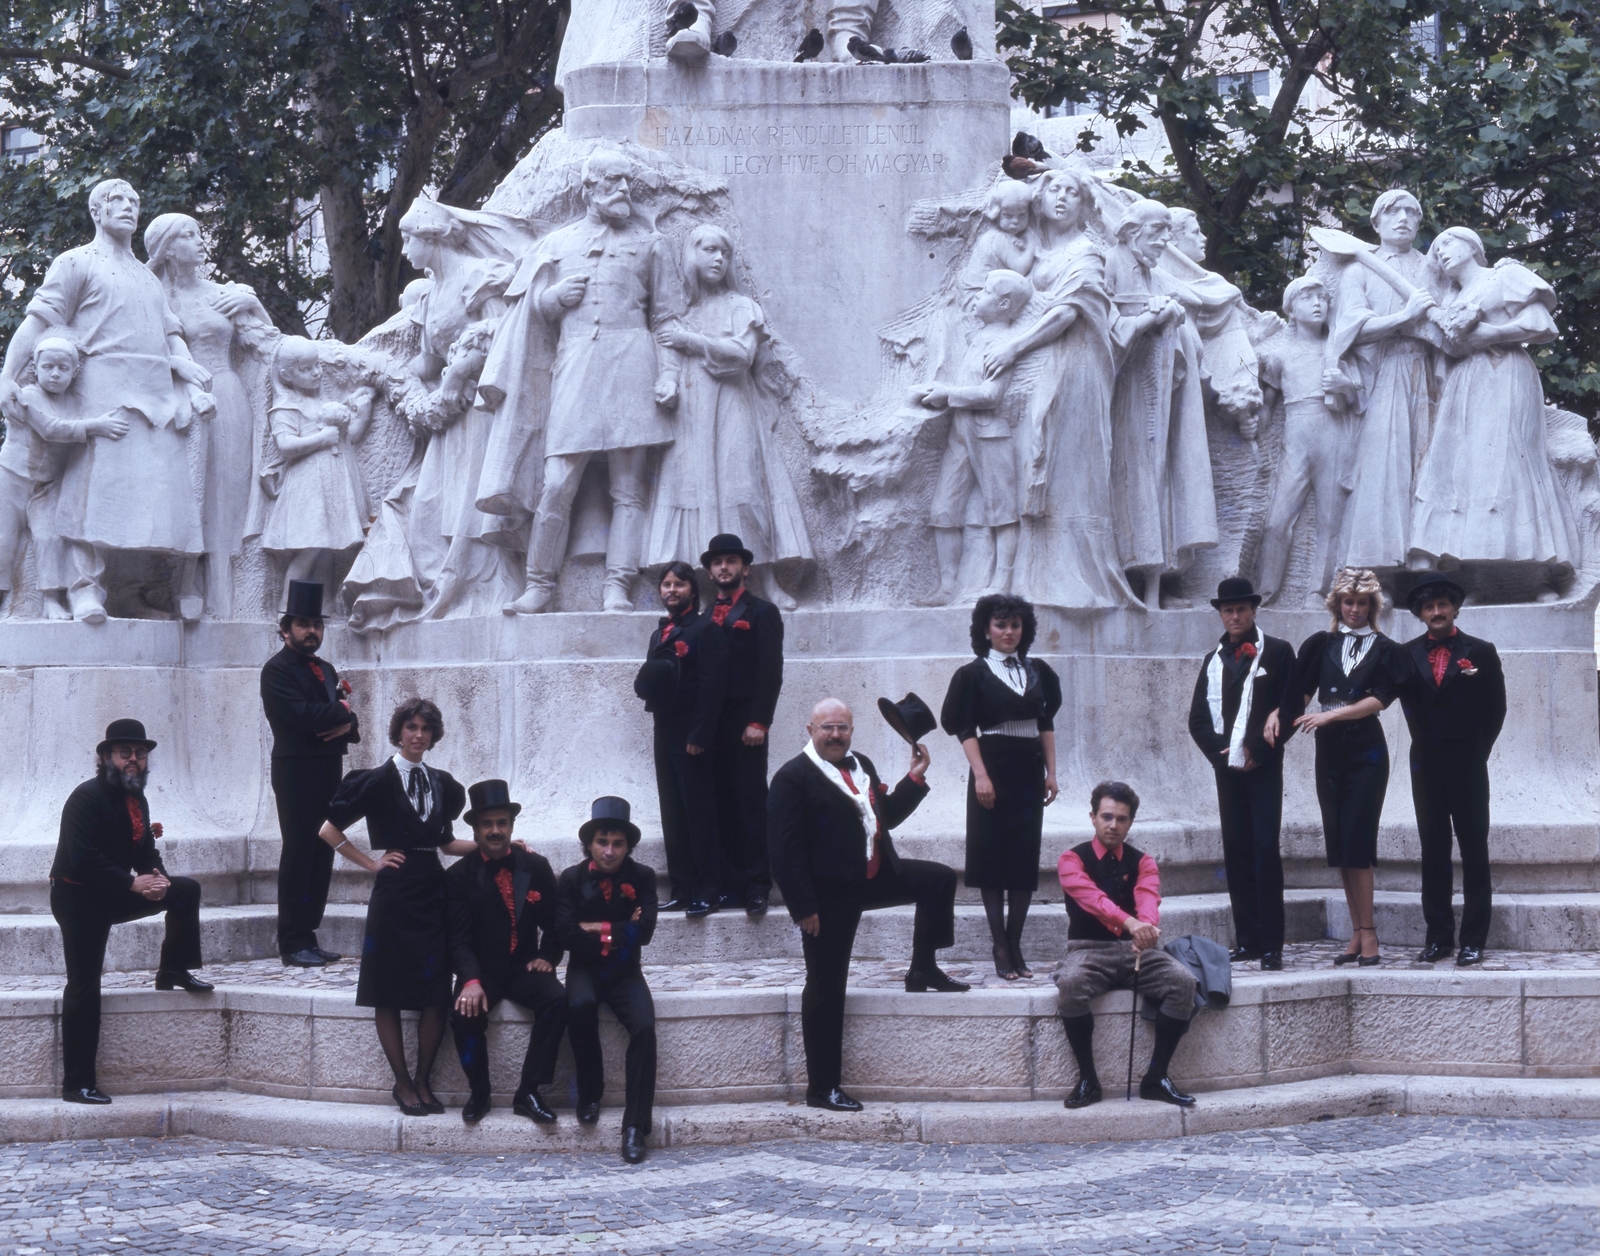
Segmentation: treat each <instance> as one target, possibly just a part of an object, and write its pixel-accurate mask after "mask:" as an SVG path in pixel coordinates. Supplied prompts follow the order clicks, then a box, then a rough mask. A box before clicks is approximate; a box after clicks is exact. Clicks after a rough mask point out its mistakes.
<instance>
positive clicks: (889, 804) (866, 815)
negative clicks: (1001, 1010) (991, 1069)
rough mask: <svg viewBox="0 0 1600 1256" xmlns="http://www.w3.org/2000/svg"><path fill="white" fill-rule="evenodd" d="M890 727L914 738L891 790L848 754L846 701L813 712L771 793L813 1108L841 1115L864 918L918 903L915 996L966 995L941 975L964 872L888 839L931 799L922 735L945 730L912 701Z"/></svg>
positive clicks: (771, 823) (862, 758) (851, 1103)
mask: <svg viewBox="0 0 1600 1256" xmlns="http://www.w3.org/2000/svg"><path fill="white" fill-rule="evenodd" d="M891 712H892V713H893V718H892V719H891V720H890V723H891V725H892V726H893V727H894V728H895V731H896V732H898V733H899V734H900V735H901V736H902V737H904V738H905V739H906V740H907V741H909V742H911V744H912V748H911V767H910V769H909V770H908V771H907V772H906V775H905V776H904V777H902V778H901V780H900V783H899V784H898V785H896V786H895V787H894V789H893V790H890V789H889V787H888V786H887V785H884V784H883V783H882V782H881V781H880V780H879V779H878V770H877V768H875V767H874V766H873V764H872V760H870V759H868V758H867V756H866V755H864V754H854V755H852V754H851V753H850V743H851V740H852V738H853V737H854V734H855V721H854V718H853V717H852V715H851V714H850V708H849V707H848V706H846V705H845V704H844V703H843V702H841V701H839V699H837V698H824V699H823V700H822V701H821V702H819V703H817V705H816V706H814V707H813V708H812V709H811V722H810V723H809V724H807V725H806V732H807V733H809V734H810V735H811V740H810V741H809V742H807V743H806V748H805V750H804V751H802V752H801V753H800V754H798V755H796V756H795V757H794V758H793V759H790V760H789V762H787V763H785V764H784V765H783V766H782V767H781V768H779V769H778V771H777V772H776V774H775V775H774V776H773V778H772V789H771V791H770V792H769V793H768V795H767V833H768V840H769V842H770V847H771V853H772V875H773V877H774V878H775V879H776V880H777V882H778V888H779V889H781V890H782V891H783V899H784V903H785V904H786V905H787V906H788V908H789V915H790V916H791V917H792V918H793V920H794V922H795V923H796V924H797V925H799V926H800V932H801V934H802V935H803V936H802V937H801V939H800V946H801V950H802V951H803V952H804V954H805V959H806V985H805V992H804V994H803V995H802V996H801V1002H800V1027H801V1032H802V1034H803V1035H804V1038H805V1052H806V1076H807V1078H808V1084H807V1087H806V1103H807V1104H808V1105H809V1106H810V1107H813V1108H825V1109H828V1110H830V1111H834V1112H859V1111H861V1104H860V1103H859V1102H858V1101H857V1100H855V1099H852V1098H851V1097H850V1096H849V1095H847V1094H846V1093H845V1092H844V1091H843V1090H841V1089H840V1082H841V1081H842V1074H843V1058H844V996H845V986H846V984H847V983H848V981H849V979H850V951H851V948H852V947H853V946H854V944H855V938H856V928H857V926H859V925H860V923H861V913H862V912H864V911H871V910H872V909H874V908H877V907H900V906H904V905H905V904H908V903H915V904H916V906H917V912H916V920H915V923H914V924H913V926H912V942H911V968H910V970H909V971H908V972H907V973H906V989H907V990H908V991H912V992H921V991H926V990H941V991H947V992H959V991H962V990H966V989H967V988H968V987H967V986H966V985H965V984H964V983H962V982H959V981H954V980H952V979H951V978H950V977H948V976H946V975H945V974H944V973H943V972H941V971H940V970H939V966H938V965H937V964H936V963H935V962H934V953H935V952H936V951H938V950H940V949H941V948H943V947H947V946H950V945H951V944H952V943H953V942H954V941H955V901H956V874H955V870H954V869H953V868H947V867H945V865H944V864H940V863H932V862H930V861H928V860H923V859H902V858H901V857H900V856H899V854H898V853H896V851H895V848H894V842H893V841H892V840H891V839H890V837H889V831H890V830H891V829H893V828H896V827H897V826H899V825H900V824H901V823H903V822H904V821H905V820H906V818H907V817H908V816H910V815H911V813H912V812H913V811H915V810H916V809H917V806H918V804H920V803H921V802H922V800H923V799H924V798H926V797H927V795H928V786H927V784H926V782H925V781H924V780H923V775H924V773H926V772H927V770H928V750H927V747H926V746H924V745H923V744H922V743H921V742H920V741H918V740H917V739H918V738H919V737H924V736H926V735H927V734H928V733H931V732H932V731H933V730H934V728H935V727H937V725H936V723H935V721H934V718H933V712H932V711H930V710H928V706H927V704H926V703H925V702H923V701H922V700H921V699H920V698H918V697H916V696H915V695H914V694H912V695H908V696H907V697H906V700H905V701H904V702H903V703H900V704H898V705H897V706H896V705H894V704H890V707H889V710H888V711H886V712H885V714H886V715H889V714H890V713H891Z"/></svg>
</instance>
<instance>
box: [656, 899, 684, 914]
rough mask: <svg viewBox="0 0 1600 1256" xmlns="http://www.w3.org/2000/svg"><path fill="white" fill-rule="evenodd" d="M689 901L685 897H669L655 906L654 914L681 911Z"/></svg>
mask: <svg viewBox="0 0 1600 1256" xmlns="http://www.w3.org/2000/svg"><path fill="white" fill-rule="evenodd" d="M691 901H692V900H690V899H687V898H669V899H668V900H667V901H666V902H664V903H662V904H661V905H660V906H659V907H657V908H656V914H657V915H659V914H660V913H662V912H664V911H682V910H683V909H684V908H685V907H687V906H688V905H689V903H690V902H691Z"/></svg>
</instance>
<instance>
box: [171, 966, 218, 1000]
mask: <svg viewBox="0 0 1600 1256" xmlns="http://www.w3.org/2000/svg"><path fill="white" fill-rule="evenodd" d="M174 988H176V989H179V990H187V991H188V992H189V993H190V994H205V993H207V992H208V991H211V990H215V989H216V987H215V986H213V985H212V984H211V983H210V982H209V981H201V980H200V978H198V977H196V976H195V975H194V974H193V973H192V972H190V971H189V970H188V969H187V968H158V969H157V970H156V989H157V990H171V989H174Z"/></svg>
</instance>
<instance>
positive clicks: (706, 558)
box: [700, 532, 756, 567]
mask: <svg viewBox="0 0 1600 1256" xmlns="http://www.w3.org/2000/svg"><path fill="white" fill-rule="evenodd" d="M718 554H737V555H738V556H739V557H740V558H742V559H744V561H745V565H746V566H748V565H749V564H751V563H753V562H755V560H756V556H755V555H754V554H752V553H751V552H750V551H749V550H747V549H745V547H744V542H743V541H741V540H740V539H739V538H738V537H736V536H735V535H734V534H733V533H732V532H719V533H717V535H716V536H714V537H712V538H711V544H710V545H708V546H706V552H705V553H704V554H702V555H700V565H701V566H702V567H709V566H711V560H712V559H713V558H715V557H716V556H717V555H718Z"/></svg>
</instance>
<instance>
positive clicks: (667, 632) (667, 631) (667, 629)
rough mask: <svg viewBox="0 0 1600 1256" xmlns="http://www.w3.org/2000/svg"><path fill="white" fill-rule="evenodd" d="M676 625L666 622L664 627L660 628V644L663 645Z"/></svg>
mask: <svg viewBox="0 0 1600 1256" xmlns="http://www.w3.org/2000/svg"><path fill="white" fill-rule="evenodd" d="M677 626H678V625H677V624H668V625H667V626H666V627H665V628H663V629H662V630H661V644H662V645H665V644H666V643H667V638H668V637H670V636H671V635H672V630H673V629H674V628H676V627H677Z"/></svg>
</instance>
